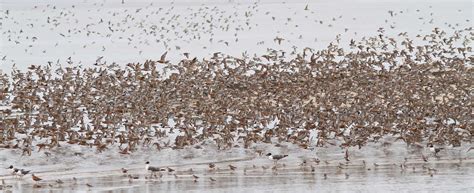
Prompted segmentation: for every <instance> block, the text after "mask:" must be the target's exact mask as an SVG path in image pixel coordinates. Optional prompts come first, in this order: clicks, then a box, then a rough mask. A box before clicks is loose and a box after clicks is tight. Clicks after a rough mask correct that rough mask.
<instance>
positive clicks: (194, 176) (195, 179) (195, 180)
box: [193, 174, 199, 182]
mask: <svg viewBox="0 0 474 193" xmlns="http://www.w3.org/2000/svg"><path fill="white" fill-rule="evenodd" d="M193 178H194V182H197V180H198V179H199V176H196V175H194V174H193Z"/></svg>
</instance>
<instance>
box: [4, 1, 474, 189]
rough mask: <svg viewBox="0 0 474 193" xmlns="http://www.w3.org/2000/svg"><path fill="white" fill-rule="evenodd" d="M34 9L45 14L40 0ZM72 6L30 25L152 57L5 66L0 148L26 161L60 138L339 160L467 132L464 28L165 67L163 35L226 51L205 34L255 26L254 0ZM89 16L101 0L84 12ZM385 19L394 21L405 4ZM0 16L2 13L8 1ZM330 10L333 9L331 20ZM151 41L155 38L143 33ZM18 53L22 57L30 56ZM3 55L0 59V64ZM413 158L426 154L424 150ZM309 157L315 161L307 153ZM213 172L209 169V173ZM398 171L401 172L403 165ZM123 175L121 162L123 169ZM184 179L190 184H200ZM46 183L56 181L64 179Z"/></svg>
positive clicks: (468, 75) (98, 144) (129, 147)
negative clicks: (333, 150) (154, 55)
mask: <svg viewBox="0 0 474 193" xmlns="http://www.w3.org/2000/svg"><path fill="white" fill-rule="evenodd" d="M98 6H103V5H98ZM36 8H37V7H35V9H36ZM46 8H48V9H54V10H56V7H54V6H52V5H47V6H46ZM74 9H75V7H74V6H73V7H72V8H71V10H68V9H62V10H61V11H59V12H58V15H55V16H49V17H48V18H47V20H46V21H45V22H46V23H45V24H42V26H41V27H43V28H48V27H49V28H50V29H51V30H52V31H57V29H56V28H57V27H58V26H62V25H65V24H68V25H69V24H72V25H71V26H75V27H73V28H71V29H67V30H66V31H63V32H60V33H59V34H58V35H59V36H61V37H64V38H65V39H67V38H71V37H73V36H79V35H86V36H87V37H91V38H92V39H94V38H96V39H101V40H103V39H109V40H110V41H111V42H114V41H125V42H127V43H128V44H129V45H130V46H134V48H136V49H138V50H139V49H141V47H142V46H143V45H151V44H156V43H160V44H163V46H164V48H165V49H164V51H163V52H164V53H163V54H162V55H161V58H160V59H159V60H147V61H145V62H144V63H129V64H127V65H126V66H125V67H124V66H120V65H118V64H115V63H112V64H107V63H106V62H105V61H102V57H99V58H98V59H97V61H96V63H95V64H94V66H93V67H84V66H81V65H82V64H81V63H75V62H73V60H72V58H71V57H69V58H68V59H67V60H66V63H61V62H59V60H58V61H57V62H56V63H54V62H48V64H47V65H31V66H30V67H29V68H28V70H26V71H21V70H17V69H16V68H14V69H13V70H12V72H11V74H2V73H0V149H12V150H15V151H17V152H20V153H22V154H23V155H25V156H31V155H32V154H33V153H36V152H38V153H39V152H41V151H43V152H44V154H45V155H46V156H50V155H51V154H54V153H55V149H56V148H58V147H61V146H80V147H85V148H93V149H95V150H96V151H97V153H101V152H103V151H107V150H112V151H115V150H117V152H118V153H119V154H133V153H134V152H137V151H139V150H140V149H143V148H148V149H156V150H157V151H161V150H162V149H165V148H171V149H176V150H178V149H183V148H185V147H193V148H196V149H198V148H202V147H203V146H205V145H206V144H208V143H209V142H211V143H214V144H216V146H217V149H218V150H228V149H231V148H239V147H243V148H246V149H249V148H252V147H254V146H253V145H255V144H258V143H267V144H274V145H275V146H276V147H279V146H281V145H282V144H283V143H290V144H294V145H295V146H298V147H300V148H303V149H310V148H315V147H326V146H339V147H341V148H342V149H345V152H346V153H345V155H344V159H345V160H346V161H347V163H348V162H349V153H348V152H349V151H348V149H349V148H350V147H357V148H359V149H361V148H363V147H364V146H365V145H366V144H368V143H380V142H382V141H383V138H384V137H386V136H394V137H395V139H396V140H400V141H403V142H405V143H406V144H407V146H409V147H413V148H415V149H418V150H420V151H421V150H422V149H424V148H425V147H429V148H430V150H431V151H432V152H433V155H434V156H438V153H439V152H440V151H441V150H442V148H440V147H443V146H448V145H449V146H453V147H459V146H461V144H462V143H470V142H471V141H472V135H473V134H474V128H473V120H474V119H473V117H472V105H473V104H472V101H474V100H473V99H472V96H473V95H474V93H473V91H472V83H473V82H474V76H473V72H474V70H473V68H472V67H473V64H474V56H473V54H472V47H471V44H472V41H473V40H474V37H473V34H474V31H473V29H472V27H470V28H465V29H458V27H459V26H456V27H454V26H449V27H450V28H453V29H454V32H452V33H450V32H446V31H443V30H442V29H440V28H434V29H433V30H432V32H431V33H428V34H420V35H417V37H416V38H415V39H411V38H410V37H409V36H408V35H407V33H400V34H398V36H397V37H390V36H388V35H386V34H385V29H384V28H380V29H379V30H378V31H377V33H378V35H376V36H374V37H364V38H362V39H361V40H354V39H351V40H350V44H349V45H348V46H342V47H341V46H340V44H341V42H340V40H341V36H340V35H338V36H337V37H336V40H335V41H334V42H331V43H330V44H329V45H328V46H327V47H326V48H324V49H320V50H316V49H313V48H309V47H306V48H304V49H302V50H297V48H296V47H293V48H294V49H293V51H292V52H290V53H287V51H284V50H279V49H272V48H268V49H267V53H265V54H263V55H256V54H254V55H253V56H252V55H249V54H247V53H243V54H242V56H241V57H235V56H228V55H225V54H224V53H221V52H216V53H214V54H213V56H212V57H210V58H203V59H198V58H196V57H192V56H191V53H187V52H185V53H183V58H182V59H181V60H180V61H179V62H176V63H174V62H170V60H169V58H168V57H167V55H168V53H169V52H181V51H180V50H181V48H180V47H179V46H175V47H172V46H170V45H168V43H169V42H175V41H177V40H180V41H185V42H187V43H191V42H194V41H197V40H200V39H201V38H203V37H204V36H205V37H206V38H209V39H208V40H209V41H210V42H213V41H216V42H218V43H222V44H226V45H227V46H229V44H230V42H228V40H222V39H218V36H216V35H215V34H216V33H220V32H226V33H227V32H230V33H234V36H235V39H234V41H235V42H238V41H239V39H238V34H239V33H241V32H242V31H245V30H251V29H252V27H257V26H258V25H257V24H254V23H252V21H251V18H252V16H253V15H254V14H256V13H257V12H258V11H259V9H260V7H259V6H258V3H255V4H251V5H249V6H248V8H247V9H246V10H245V12H241V11H238V10H237V9H236V11H235V12H233V13H229V12H226V11H223V10H220V9H219V8H218V7H207V6H201V7H199V8H198V9H197V10H190V11H189V13H191V14H189V15H182V14H180V13H178V12H177V11H176V10H174V6H173V5H172V6H170V7H169V8H168V9H162V8H160V9H158V10H156V9H154V8H153V5H152V4H151V5H150V6H148V7H145V8H138V9H136V10H134V11H133V12H132V11H130V10H129V9H124V10H123V12H116V11H109V12H107V14H108V16H107V18H109V20H104V19H102V18H100V19H99V20H97V21H93V22H89V23H85V24H83V23H80V21H78V20H76V19H74V18H75V13H74V11H73V10H74ZM190 9H191V8H190ZM310 9H311V8H309V7H308V6H306V7H305V8H304V10H303V11H308V12H311V13H313V12H312V11H311V10H310ZM45 10H46V9H45ZM94 11H96V12H100V11H101V9H100V8H98V9H97V10H90V12H94ZM55 13H56V12H55ZM211 13H213V14H211ZM266 14H267V15H270V13H266ZM295 14H296V12H295ZM389 14H390V16H391V17H395V16H397V15H398V14H403V12H402V11H400V12H394V11H390V12H389ZM136 16H140V17H136ZM156 16H160V18H161V19H160V23H166V25H163V26H157V25H156V24H154V23H153V22H150V21H151V19H147V18H149V17H150V18H152V17H153V18H154V17H156ZM138 18H142V19H138ZM1 19H3V21H8V20H12V21H13V20H14V18H11V16H10V13H9V12H8V10H7V11H6V12H5V13H4V15H3V16H2V18H1ZM279 19H280V18H279ZM338 19H342V16H340V17H338V18H333V19H332V21H333V22H336V21H337V20H338ZM272 20H276V18H275V16H272ZM353 20H355V18H353ZM176 21H183V22H176ZM292 21H293V20H292V19H291V18H284V20H283V22H285V25H292V23H291V22H292ZM35 22H39V21H34V22H32V23H31V24H28V25H27V27H29V29H28V30H32V29H35V28H36V27H38V26H35V25H36V24H34V23H35ZM314 22H316V23H319V24H321V25H322V24H327V22H323V21H322V20H315V21H314ZM430 22H431V21H430ZM466 22H469V20H467V21H466ZM386 23H388V21H386ZM392 25H395V23H390V28H394V26H392ZM293 27H295V28H298V27H299V26H298V25H296V24H295V25H294V26H293ZM328 27H332V25H331V24H328ZM104 29H105V30H104ZM135 29H140V30H139V31H134V30H135ZM182 29H184V30H182ZM25 30H27V29H25ZM348 30H349V29H345V31H346V32H347V31H348ZM132 31H133V32H132ZM22 33H23V29H21V30H20V31H14V30H8V31H3V35H4V36H5V37H6V38H7V39H8V40H7V41H9V42H11V41H14V42H15V43H16V42H18V43H16V44H22V42H21V41H32V42H31V45H30V46H29V48H32V47H33V44H34V42H35V41H38V39H40V38H38V37H29V36H27V37H22V35H21V34H22ZM150 36H152V37H154V39H155V41H154V42H150V41H149V39H147V38H144V37H150ZM171 36H174V39H173V38H170V37H171ZM300 36H301V35H300ZM206 41H207V40H206ZM285 41H287V40H285V38H284V37H282V36H277V37H275V38H274V42H275V43H277V44H282V43H284V42H285ZM61 42H63V40H59V41H58V43H57V44H56V45H59V43H61ZM92 44H96V42H93V43H92ZM258 44H264V42H259V43H258ZM88 46H90V45H87V44H86V45H83V48H84V49H87V47H88ZM346 47H347V48H346ZM29 48H27V49H26V50H25V53H29V52H30V51H31V50H28V49H29ZM204 48H205V47H204ZM105 49H106V48H105V47H103V51H104V50H105ZM46 52H47V51H46V50H43V53H46ZM139 54H141V51H140V52H139ZM7 59H10V58H8V56H3V58H2V61H6V60H7ZM11 62H14V61H13V60H11ZM382 143H386V142H382ZM471 149H472V148H470V149H469V150H468V151H470V150H471ZM259 151H264V150H259ZM76 153H77V154H80V152H76ZM266 156H268V157H269V158H270V159H271V160H274V161H275V163H274V167H273V169H275V170H276V169H277V167H276V166H277V162H278V160H280V159H283V158H285V157H287V156H288V155H273V154H271V153H269V154H266ZM422 158H423V160H424V161H425V162H428V161H427V158H426V157H425V156H424V155H422ZM314 162H315V163H317V164H319V160H314ZM149 164H150V162H146V168H145V169H146V171H147V172H151V174H152V175H153V176H155V177H156V175H155V174H156V173H158V174H159V173H160V172H169V173H173V172H174V171H175V170H174V169H172V168H160V167H155V166H150V165H149ZM305 164H307V163H306V162H303V165H305ZM363 165H364V167H365V165H366V163H365V162H364V163H363ZM377 166H378V165H377V164H375V163H374V167H377ZM214 167H215V165H214V164H209V169H213V168H214ZM228 167H229V168H230V170H232V171H234V170H235V169H236V167H235V166H233V165H228ZM262 167H263V169H265V168H264V166H262ZM340 167H341V168H343V167H344V164H343V165H340ZM400 168H402V170H405V169H406V162H405V163H403V164H400ZM7 169H10V170H11V172H12V174H13V175H15V176H17V177H18V178H22V177H23V176H25V175H29V174H31V176H32V179H33V180H34V181H36V182H38V181H41V180H42V179H41V178H40V177H38V176H35V175H34V174H32V173H30V171H29V170H25V169H19V168H15V167H13V166H10V167H8V168H7ZM427 170H429V171H435V169H433V168H427ZM311 171H314V167H313V166H312V165H311ZM122 172H123V173H124V174H125V173H127V172H128V170H127V169H125V168H123V169H122ZM431 175H432V174H431ZM192 176H193V178H194V180H195V181H197V180H198V179H199V176H197V175H195V174H193V175H192ZM127 177H129V178H130V179H131V180H132V179H138V177H136V176H133V175H127ZM324 178H325V179H326V178H327V174H324ZM346 178H348V174H347V173H346ZM58 180H59V181H57V183H58V184H61V183H63V182H62V181H61V180H60V179H58ZM210 180H211V181H215V179H214V178H210ZM87 185H88V186H89V187H92V185H90V184H87Z"/></svg>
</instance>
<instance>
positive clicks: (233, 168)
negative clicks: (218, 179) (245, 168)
mask: <svg viewBox="0 0 474 193" xmlns="http://www.w3.org/2000/svg"><path fill="white" fill-rule="evenodd" d="M229 168H230V170H232V171H235V169H237V167H236V166H233V165H230V164H229Z"/></svg>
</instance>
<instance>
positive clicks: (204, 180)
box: [6, 160, 474, 193]
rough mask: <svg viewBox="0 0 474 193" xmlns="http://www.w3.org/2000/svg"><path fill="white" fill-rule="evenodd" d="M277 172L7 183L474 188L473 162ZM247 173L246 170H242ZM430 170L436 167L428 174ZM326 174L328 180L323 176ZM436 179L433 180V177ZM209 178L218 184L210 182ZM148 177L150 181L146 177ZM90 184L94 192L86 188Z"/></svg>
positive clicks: (114, 187) (105, 188) (135, 187)
mask: <svg viewBox="0 0 474 193" xmlns="http://www.w3.org/2000/svg"><path fill="white" fill-rule="evenodd" d="M280 167H281V168H279V169H278V170H277V171H272V169H266V170H263V169H262V168H261V167H256V168H252V167H250V168H248V169H246V172H243V170H242V169H241V170H240V171H235V172H230V171H227V170H224V171H216V172H210V171H208V170H206V169H202V170H195V172H193V173H194V174H195V175H197V176H199V179H198V180H197V181H196V182H195V181H194V178H193V177H192V176H191V172H181V173H179V174H178V175H177V176H174V175H173V174H168V173H165V174H163V177H162V178H156V179H155V178H153V179H145V175H143V174H142V175H140V178H139V179H135V180H129V178H128V177H126V176H123V175H114V174H111V175H106V174H105V176H101V177H94V176H84V177H83V178H80V179H77V180H72V179H69V180H63V181H64V184H61V185H59V184H57V183H56V182H55V181H54V180H50V181H44V182H41V183H39V186H41V187H35V184H32V183H30V182H28V180H26V179H25V180H22V181H18V180H7V181H8V182H9V183H12V184H13V187H12V188H11V189H10V191H11V192H111V193H112V192H113V193H131V192H246V193H251V192H314V191H331V192H346V191H351V192H367V191H371V192H373V191H377V192H378V191H402V192H405V191H410V192H411V191H441V192H447V191H456V192H468V191H470V190H472V189H474V185H473V184H472V183H468V182H472V181H474V175H472V174H473V173H474V160H465V161H463V162H458V161H456V162H439V163H408V164H407V166H406V168H405V170H402V169H401V168H400V166H399V165H397V164H381V165H379V166H373V165H370V166H369V165H367V166H365V167H364V166H363V165H343V166H334V165H333V166H325V165H324V164H322V165H319V166H316V167H315V171H314V172H311V169H310V168H309V166H306V167H300V166H293V167H289V166H287V167H283V166H280ZM241 168H243V166H241ZM428 168H436V169H435V170H433V171H430V170H429V169H428ZM324 174H326V176H327V178H325V177H324ZM431 174H432V175H431ZM210 177H212V178H213V179H215V180H216V181H211V180H210ZM146 178H148V176H147V177H146ZM86 184H91V185H93V187H88V186H87V185H86ZM6 192H8V191H6Z"/></svg>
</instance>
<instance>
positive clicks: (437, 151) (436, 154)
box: [428, 143, 444, 156]
mask: <svg viewBox="0 0 474 193" xmlns="http://www.w3.org/2000/svg"><path fill="white" fill-rule="evenodd" d="M428 145H429V147H430V151H431V153H433V155H434V156H438V153H439V152H440V151H441V150H443V149H444V148H442V147H435V146H434V145H433V144H432V143H430V144H428Z"/></svg>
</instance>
